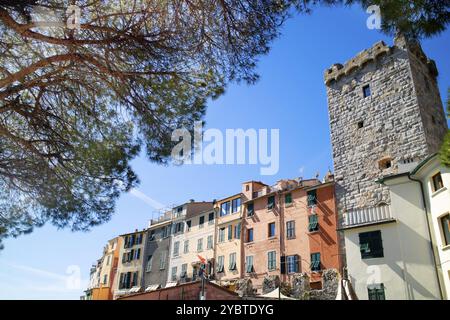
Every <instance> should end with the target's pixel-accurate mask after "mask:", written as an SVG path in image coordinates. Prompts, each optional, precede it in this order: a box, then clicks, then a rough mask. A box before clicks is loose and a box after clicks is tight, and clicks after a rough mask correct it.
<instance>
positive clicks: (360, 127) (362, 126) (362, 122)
mask: <svg viewBox="0 0 450 320" xmlns="http://www.w3.org/2000/svg"><path fill="white" fill-rule="evenodd" d="M362 128H364V121H359V122H358V129H362Z"/></svg>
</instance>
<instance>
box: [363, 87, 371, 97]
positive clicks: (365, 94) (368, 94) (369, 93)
mask: <svg viewBox="0 0 450 320" xmlns="http://www.w3.org/2000/svg"><path fill="white" fill-rule="evenodd" d="M371 94H372V93H371V92H370V85H366V86H364V87H363V95H364V98H367V97H369V96H370V95H371Z"/></svg>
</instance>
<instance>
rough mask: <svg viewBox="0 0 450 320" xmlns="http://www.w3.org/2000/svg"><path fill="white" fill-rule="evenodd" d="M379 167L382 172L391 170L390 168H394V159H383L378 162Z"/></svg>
mask: <svg viewBox="0 0 450 320" xmlns="http://www.w3.org/2000/svg"><path fill="white" fill-rule="evenodd" d="M378 166H379V167H380V169H381V170H384V169H389V168H390V167H392V159H390V158H386V159H382V160H380V161H379V162H378Z"/></svg>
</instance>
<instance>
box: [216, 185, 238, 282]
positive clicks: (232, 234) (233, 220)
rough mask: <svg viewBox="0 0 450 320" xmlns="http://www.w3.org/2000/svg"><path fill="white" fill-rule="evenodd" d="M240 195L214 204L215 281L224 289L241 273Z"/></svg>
mask: <svg viewBox="0 0 450 320" xmlns="http://www.w3.org/2000/svg"><path fill="white" fill-rule="evenodd" d="M241 203H242V194H241V193H238V194H235V195H233V196H230V197H227V198H225V199H222V200H219V201H217V202H216V205H215V211H216V235H215V239H216V245H215V254H214V257H215V279H216V281H217V282H218V283H219V284H220V285H222V286H225V287H230V288H232V286H233V285H234V283H235V281H236V280H238V279H240V278H241V272H242V262H243V260H242V248H241V245H242V242H241V235H242V206H241Z"/></svg>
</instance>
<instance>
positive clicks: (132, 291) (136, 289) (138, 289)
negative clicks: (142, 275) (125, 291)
mask: <svg viewBox="0 0 450 320" xmlns="http://www.w3.org/2000/svg"><path fill="white" fill-rule="evenodd" d="M140 290H141V287H137V286H136V287H133V288H131V289H130V291H129V292H130V293H136V292H139V291H140Z"/></svg>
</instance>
